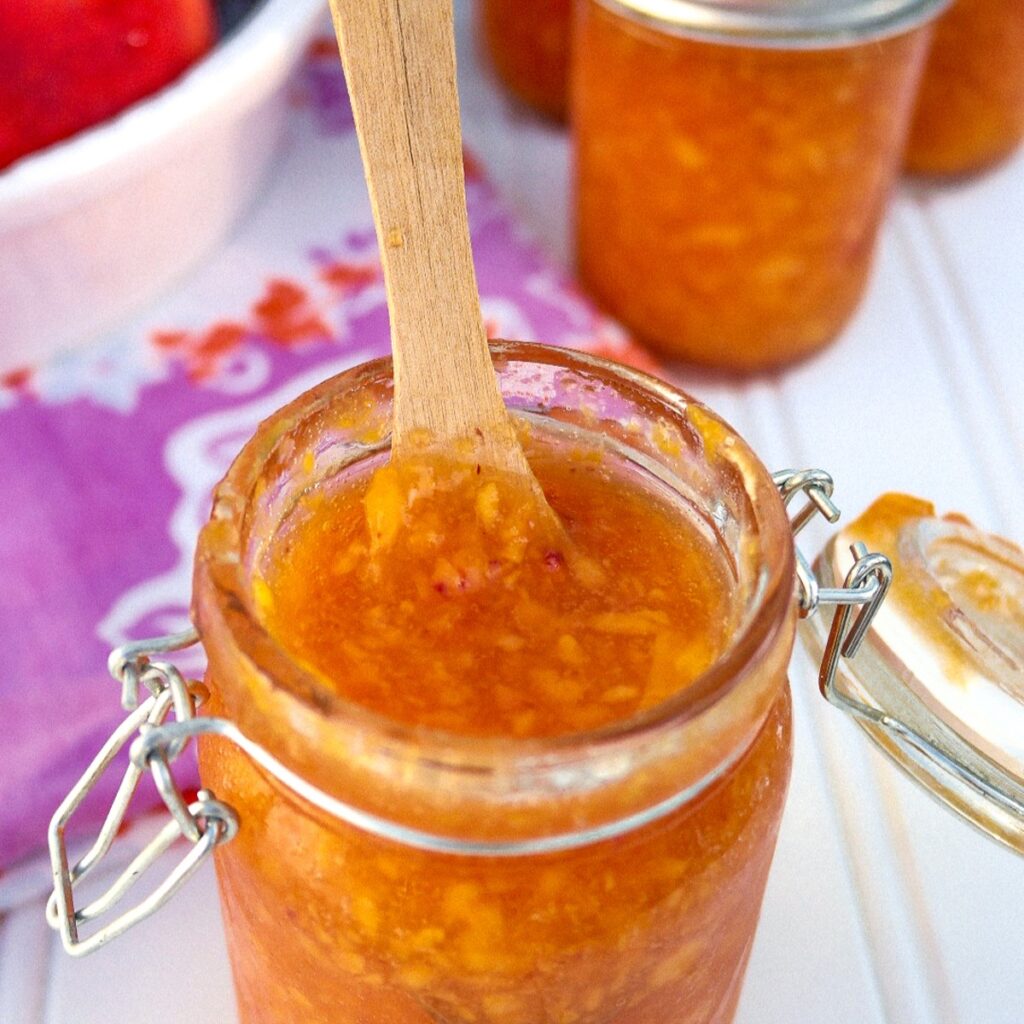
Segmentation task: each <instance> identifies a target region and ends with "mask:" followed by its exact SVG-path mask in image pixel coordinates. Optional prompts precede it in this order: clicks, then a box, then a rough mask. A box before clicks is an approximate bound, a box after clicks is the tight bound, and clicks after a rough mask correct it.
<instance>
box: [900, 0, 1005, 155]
mask: <svg viewBox="0 0 1024 1024" xmlns="http://www.w3.org/2000/svg"><path fill="white" fill-rule="evenodd" d="M1021 140H1024V3H1021V0H956V2H955V3H954V4H953V6H952V7H951V8H950V9H949V11H947V12H946V14H944V15H943V16H942V17H941V18H940V19H939V21H938V22H937V24H936V26H935V38H934V40H933V42H932V49H931V53H930V55H929V57H928V64H927V67H926V70H925V74H924V79H923V80H922V83H921V92H920V95H919V96H918V100H917V110H916V113H915V114H914V121H913V126H912V128H911V131H910V142H909V143H908V146H907V157H906V166H907V169H908V170H910V171H914V172H916V173H920V174H935V175H946V174H949V175H957V174H966V173H969V172H970V171H975V170H979V169H981V168H983V167H985V166H986V165H988V164H991V163H994V162H995V161H997V160H1000V159H1002V158H1003V157H1005V156H1008V155H1009V154H1010V153H1012V152H1013V151H1014V150H1015V149H1016V148H1017V146H1019V145H1020V143H1021Z"/></svg>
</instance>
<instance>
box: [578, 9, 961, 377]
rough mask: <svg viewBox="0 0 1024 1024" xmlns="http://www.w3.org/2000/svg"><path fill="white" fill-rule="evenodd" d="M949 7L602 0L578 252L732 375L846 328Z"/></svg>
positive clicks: (589, 24) (628, 306) (638, 306)
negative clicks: (935, 30) (936, 24)
mask: <svg viewBox="0 0 1024 1024" xmlns="http://www.w3.org/2000/svg"><path fill="white" fill-rule="evenodd" d="M944 3H945V0H887V2H883V3H878V2H874V0H841V2H836V0H801V2H798V3H793V2H790V0H757V2H751V3H735V2H730V0H583V2H581V4H580V5H579V7H578V8H577V16H576V21H575V31H574V48H573V61H572V80H571V100H572V102H571V105H572V110H573V117H572V121H573V134H574V145H575V218H576V239H577V261H578V268H579V274H580V277H581V278H582V281H583V283H584V285H585V287H586V288H587V289H588V290H589V291H590V292H591V293H592V294H593V295H594V297H595V298H596V299H597V300H598V301H599V302H600V303H601V304H602V305H603V306H604V307H605V308H606V309H607V310H608V311H609V312H611V313H612V314H614V315H615V316H616V317H618V318H619V319H620V320H621V321H622V322H623V323H624V324H625V325H626V326H627V327H628V328H629V329H630V330H632V331H633V332H634V333H635V334H636V335H637V336H638V337H639V338H640V339H642V340H644V341H646V342H647V343H649V344H650V345H651V346H653V347H654V348H656V349H658V350H660V351H661V352H664V353H666V354H668V355H671V356H677V357H680V358H682V359H686V360H688V361H692V362H695V363H701V364H705V365H709V366H715V367H721V368H724V369H726V370H735V371H749V370H757V369H762V368H765V367H771V366H775V365H778V364H782V363H787V362H791V361H793V360H796V359H799V358H800V357H802V356H806V355H808V354H809V353H811V352H813V351H814V350H816V349H819V348H821V347H822V346H823V345H825V344H826V343H828V342H829V341H830V340H832V339H833V338H835V337H836V335H837V334H838V333H839V332H840V331H841V329H842V328H843V326H844V325H845V324H846V322H847V321H848V320H849V318H850V316H851V315H852V313H853V311H854V310H855V309H856V307H857V305H858V303H859V301H860V298H861V296H862V294H863V292H864V289H865V284H866V281H867V277H868V271H869V269H870V267H871V262H872V256H873V253H874V249H875V240H876V236H877V233H878V228H879V224H880V221H881V219H882V216H883V214H884V212H885V208H886V204H887V202H888V199H889V195H890V193H891V191H892V188H893V185H894V182H895V179H896V175H897V173H898V170H899V167H900V161H901V157H902V152H903V147H904V144H905V141H906V134H907V129H908V126H909V119H910V116H911V110H912V106H913V101H914V95H915V91H916V89H917V85H918V82H919V79H920V75H921V72H922V69H923V66H924V61H925V57H926V54H927V48H928V42H929V37H930V28H929V23H930V22H931V20H932V19H933V18H934V17H935V15H936V14H938V13H939V11H940V10H941V9H942V8H943V6H944Z"/></svg>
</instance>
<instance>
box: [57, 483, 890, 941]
mask: <svg viewBox="0 0 1024 1024" xmlns="http://www.w3.org/2000/svg"><path fill="white" fill-rule="evenodd" d="M773 480H774V482H775V484H776V486H777V487H778V488H779V491H780V494H781V496H782V500H783V502H784V503H785V505H786V506H787V508H788V506H789V505H790V504H791V502H792V501H793V499H795V498H796V497H797V496H798V495H803V496H804V497H805V498H806V502H805V503H804V505H803V506H802V507H801V508H800V509H799V510H798V511H797V512H796V513H794V514H793V515H791V517H790V523H791V525H792V529H793V534H794V537H795V536H796V535H797V534H798V533H799V532H800V531H801V530H802V529H803V528H804V526H806V525H807V523H808V522H810V521H811V519H813V518H814V516H815V515H818V514H820V515H822V516H824V517H825V518H826V519H827V520H828V521H829V522H831V523H834V522H835V521H836V520H837V519H838V518H839V509H838V508H836V506H835V504H834V503H833V502H832V490H833V483H832V478H831V477H830V476H829V475H828V474H827V473H825V472H824V471H822V470H817V469H810V470H804V471H795V470H783V471H782V472H780V473H776V474H774V476H773ZM857 547H858V549H859V550H858V551H857V552H856V555H857V562H856V564H855V565H854V567H853V569H852V570H851V572H850V574H849V576H848V577H847V580H846V585H845V586H844V587H841V588H824V587H820V586H819V584H818V580H817V579H816V577H815V575H814V572H813V571H812V569H811V567H810V565H809V563H808V562H807V560H806V559H805V558H804V556H803V554H802V553H801V552H800V550H799V548H797V549H796V565H797V569H796V576H797V595H796V596H797V600H798V602H799V607H800V615H801V616H802V617H804V618H807V617H811V616H813V615H814V614H815V613H816V612H817V611H818V609H819V608H820V607H821V606H822V605H835V606H837V608H838V611H837V614H836V615H835V618H834V620H833V623H832V629H831V632H830V634H829V640H828V644H827V648H826V652H825V656H824V658H823V661H822V668H821V676H820V685H821V689H822V693H823V694H824V695H825V697H826V698H827V699H828V700H829V701H830V702H831V703H833V704H837V705H839V706H842V707H846V708H847V710H850V708H849V704H848V700H847V699H845V698H843V697H842V695H839V694H837V692H836V687H835V677H836V671H837V668H838V664H839V661H840V659H841V658H852V657H853V656H854V655H855V654H856V652H857V649H858V647H859V646H860V643H861V641H862V640H863V638H864V635H865V633H866V632H867V629H868V627H869V626H870V624H871V620H872V618H873V617H874V615H875V613H876V612H877V611H878V608H879V607H880V606H881V603H882V601H883V600H884V599H885V594H886V592H887V590H888V587H889V582H890V580H891V577H892V568H891V566H890V564H889V560H888V559H887V558H885V556H883V555H878V554H868V553H867V551H866V550H863V546H862V545H858V546H857ZM858 607H859V608H860V612H859V614H858V615H857V617H856V618H855V619H853V621H852V623H851V619H852V616H853V612H854V610H855V609H856V608H858ZM199 642H200V638H199V634H198V632H197V631H196V630H195V629H194V628H193V629H188V630H185V631H184V632H181V633H176V634H172V635H169V636H164V637H159V638H157V639H153V640H139V641H133V642H131V643H128V644H125V645H123V646H121V647H118V648H116V649H115V650H114V651H112V652H111V654H110V658H109V659H108V668H109V669H110V674H111V676H112V677H113V678H114V679H115V680H117V681H118V682H119V683H120V684H121V704H122V706H123V707H124V709H125V710H126V711H128V712H129V715H128V717H127V718H125V720H124V721H123V722H122V723H121V725H120V726H119V727H118V728H117V729H116V730H115V731H114V733H113V734H112V735H111V737H110V739H109V740H108V741H107V742H106V744H104V746H103V748H102V749H101V750H100V752H99V753H98V754H97V755H96V757H95V758H94V760H93V762H92V763H91V764H90V765H89V767H88V768H87V769H86V771H85V773H84V774H83V775H82V777H81V778H80V779H79V780H78V782H77V783H76V784H75V785H74V787H73V788H72V790H71V792H70V793H68V795H67V797H66V798H65V799H64V801H63V802H62V803H61V805H60V807H59V808H58V809H57V811H56V813H55V814H54V816H53V819H52V821H51V822H50V828H49V832H48V840H49V848H50V861H51V866H52V869H53V883H54V890H53V893H52V894H51V896H50V899H49V901H48V902H47V907H46V917H47V922H48V923H49V924H50V926H51V927H52V928H54V929H56V930H57V931H59V932H60V935H61V941H62V943H63V945H64V948H65V950H66V951H67V952H68V953H70V954H71V955H72V956H84V955H86V954H88V953H91V952H93V951H94V950H96V949H99V948H100V947H101V946H103V945H105V944H106V943H107V942H109V941H110V940H111V939H114V938H116V937H117V936H119V935H121V934H122V933H123V932H125V931H127V930H128V929H129V928H131V927H133V926H134V925H135V924H137V923H139V922H140V921H142V920H144V919H145V918H147V917H149V916H150V915H151V914H153V913H155V912H156V911H157V910H159V909H160V908H161V907H162V906H163V905H164V904H165V903H166V902H167V901H168V900H169V899H170V898H171V897H172V896H173V895H174V893H175V892H177V890H178V889H179V888H180V887H181V886H182V885H183V884H184V883H185V882H186V881H187V880H188V879H189V878H190V877H191V876H192V875H193V874H194V873H195V872H196V870H198V868H199V867H200V866H201V865H202V863H203V862H204V861H205V860H207V859H208V858H209V856H210V855H211V854H212V853H213V851H214V849H216V847H218V846H220V845H222V844H223V843H227V842H229V841H230V840H231V839H232V838H234V836H235V835H236V833H237V832H238V828H239V818H238V814H237V812H236V811H235V809H234V808H233V807H231V806H230V805H228V804H226V803H224V802H223V801H221V800H218V799H217V798H216V797H215V795H214V794H213V793H212V792H210V791H209V790H205V789H204V790H200V791H199V792H198V794H197V796H196V799H194V800H191V801H190V800H188V799H187V798H186V797H185V795H184V794H183V793H182V791H181V789H180V788H179V787H178V785H177V784H176V783H175V781H174V777H173V774H172V770H171V766H172V764H173V762H174V761H175V760H176V759H177V758H178V757H179V756H180V755H181V754H182V752H183V751H184V750H185V749H186V747H187V746H188V744H189V742H190V741H191V740H192V738H194V737H196V736H200V735H214V736H221V737H223V738H225V739H227V740H229V741H231V742H233V743H235V744H236V745H237V746H238V747H239V748H240V749H241V750H243V751H244V752H245V753H246V754H247V755H248V756H249V757H251V758H252V759H253V760H254V761H255V762H256V763H257V764H258V765H260V766H261V767H262V768H263V769H265V770H266V771H267V772H268V773H269V774H271V775H273V776H274V777H275V778H276V779H277V780H278V781H279V782H281V783H282V784H283V785H284V786H286V787H287V788H288V789H290V790H292V791H293V792H295V793H296V794H297V795H298V796H299V797H300V798H302V799H304V800H307V801H308V802H310V803H312V804H313V805H315V806H317V807H318V808H320V809H321V810H323V811H325V812H327V813H328V814H331V815H333V816H334V817H336V818H338V819H339V820H341V821H344V822H346V823H348V824H350V825H352V826H354V827H356V828H359V829H362V830H363V831H367V832H371V833H373V834H377V835H384V836H386V837H388V838H390V839H393V840H395V841H397V842H402V843H405V844H407V845H410V846H415V847H418V848H420V849H424V850H430V851H435V852H442V853H461V854H467V855H475V856H488V857H504V856H523V855H529V854H537V853H547V852H554V851H558V850H564V849H570V848H574V847H576V846H581V845H586V844H589V843H593V842H599V841H602V840H605V839H609V838H613V837H615V836H617V835H621V834H624V833H626V832H630V831H632V830H634V829H636V828H638V827H640V826H642V825H644V824H646V823H647V822H648V821H653V820H655V819H657V818H658V817H661V816H663V815H665V814H667V813H669V812H670V811H672V810H674V809H675V808H676V807H678V806H681V805H682V804H683V803H685V802H686V801H687V800H689V799H692V798H693V796H694V795H695V793H696V792H697V791H699V788H702V786H703V784H704V783H703V782H702V783H700V784H699V788H698V787H691V788H690V789H687V790H684V791H682V792H680V793H677V794H675V795H673V796H672V797H670V798H668V799H667V800H665V801H662V802H661V803H659V804H657V805H655V806H654V807H652V808H649V809H647V810H645V811H641V812H639V813H637V814H634V815H630V816H628V817H626V818H622V819H619V820H617V821H614V822H611V823H608V824H606V825H601V826H596V827H594V828H592V829H588V830H584V831H582V832H580V831H577V832H566V833H558V834H554V835H551V836H544V837H540V838H537V839H526V840H518V841H509V842H456V841H454V840H452V839H451V838H450V837H446V836H441V835H435V834H433V833H429V832H422V831H419V830H417V829H412V828H407V827H405V826H402V825H398V824H396V823H394V822H388V821H386V820H384V819H381V818H378V817H376V816H375V815H372V814H370V813H368V812H366V811H363V810H361V809H360V808H358V807H354V806H352V805H350V804H346V803H344V802H342V801H340V800H338V799H336V798H334V797H332V796H331V795H329V794H327V793H324V792H323V791H321V790H319V789H317V788H316V787H314V786H312V785H311V784H310V783H308V782H307V781H306V780H305V779H302V778H300V777H299V776H297V775H296V774H295V773H294V772H292V771H291V770H290V769H289V768H288V767H287V766H286V765H284V764H282V763H281V762H280V761H278V760H277V759H276V758H275V757H274V756H273V755H272V754H270V752H269V751H267V750H265V749H264V748H263V747H261V746H259V745H258V744H256V743H254V742H253V741H252V740H250V739H249V738H248V737H246V736H245V735H244V734H243V733H242V732H241V731H240V730H239V729H238V727H237V726H236V725H235V724H234V723H233V722H229V721H227V720H225V719H222V718H214V717H209V716H202V717H199V716H197V715H196V712H197V711H198V710H199V707H200V705H201V704H202V703H203V701H204V700H205V698H206V696H207V691H206V687H205V686H204V685H203V684H202V683H201V682H198V681H195V680H190V681H186V680H185V679H184V677H183V676H182V675H181V673H180V672H179V671H178V669H177V668H175V666H174V665H173V664H171V663H170V662H168V661H163V660H156V661H154V660H151V658H152V656H153V655H167V654H171V653H173V652H175V651H181V650H184V649H186V648H188V647H191V646H193V645H195V644H197V643H199ZM143 689H145V690H148V691H149V696H148V697H147V698H146V699H145V700H144V701H142V703H140V702H139V697H140V693H141V691H142V690H143ZM171 711H173V712H174V718H175V721H173V722H168V721H167V719H168V716H169V715H170V713H171ZM129 744H130V754H131V763H130V765H129V766H128V768H127V770H126V771H125V774H124V777H123V779H122V781H121V785H120V786H119V788H118V790H117V793H116V795H115V797H114V801H113V803H112V805H111V807H110V810H109V811H108V813H107V816H106V819H105V820H104V822H103V826H102V828H101V829H100V832H99V835H98V837H97V838H96V840H95V842H94V843H93V844H92V846H91V847H90V848H89V850H88V851H87V852H86V853H85V854H84V855H83V856H82V857H81V858H80V859H79V860H78V861H77V862H76V863H75V864H74V865H71V863H70V861H69V855H68V850H67V844H66V842H65V838H64V833H65V829H66V827H67V824H68V822H69V821H70V819H71V817H72V816H73V815H74V813H75V811H76V810H77V809H78V807H79V806H80V805H81V803H82V802H83V801H84V800H85V798H86V797H87V796H88V794H89V793H90V792H91V791H92V789H94V788H95V786H96V785H97V783H98V782H99V779H100V777H101V776H102V775H103V773H104V772H105V771H106V769H107V768H108V767H109V766H110V764H111V763H112V762H113V760H114V759H115V758H116V757H117V755H118V754H119V753H120V752H121V750H123V749H124V747H125V746H128V745H129ZM147 771H148V772H149V773H150V774H151V775H152V777H153V781H154V783H155V784H156V787H157V790H158V791H159V793H160V796H161V798H162V799H163V801H164V804H165V805H166V807H167V810H168V812H169V814H170V820H168V821H167V823H166V824H165V825H164V826H163V828H162V829H161V830H160V831H159V832H158V833H157V835H156V836H154V837H153V839H151V840H150V841H149V843H148V844H147V845H146V846H145V847H144V848H143V850H142V852H140V853H139V854H138V855H137V856H136V857H135V859H134V860H133V861H132V862H131V864H129V865H128V867H127V868H126V869H125V870H124V871H123V872H122V873H121V875H120V876H119V877H118V878H117V879H116V880H115V881H114V882H113V883H112V884H111V886H110V887H109V888H108V889H107V891H106V892H105V893H104V894H102V895H101V896H99V897H98V898H96V899H94V900H93V901H92V902H91V903H88V904H87V905H86V906H84V907H81V908H79V907H78V906H77V905H76V901H75V887H76V885H78V884H79V883H80V882H81V881H82V880H83V879H84V878H85V877H86V876H87V875H88V874H89V873H90V872H92V871H93V870H94V869H95V867H96V866H97V865H98V864H99V863H100V862H101V861H102V859H103V858H104V857H105V856H106V854H107V853H108V852H109V850H110V848H111V845H112V844H113V841H114V838H115V837H116V834H117V832H118V829H119V827H120V826H121V823H122V822H123V820H124V817H125V814H126V812H127V809H128V804H129V803H130V801H131V798H132V796H133V794H134V793H135V790H136V789H137V788H138V785H139V782H140V781H141V779H142V776H143V774H144V773H145V772H147ZM181 837H184V838H185V839H187V840H188V841H189V842H190V843H191V844H192V845H191V848H190V849H189V850H188V852H187V853H186V854H185V856H184V857H183V858H182V860H180V861H179V862H178V864H177V865H176V866H175V867H174V869H173V870H172V871H171V873H170V874H169V875H168V876H167V877H166V878H165V879H164V881H163V882H161V883H160V885H159V886H158V887H157V888H156V889H155V890H154V891H153V892H152V893H151V894H150V895H149V896H147V897H146V898H145V899H143V900H142V901H141V902H139V903H138V904H136V905H135V906H134V907H132V908H131V909H129V910H127V911H125V912H123V913H122V914H121V915H120V916H118V917H116V918H114V919H113V920H112V921H110V922H109V923H108V924H106V925H104V926H103V927H101V928H99V929H98V930H97V931H96V932H94V933H93V934H92V935H90V936H89V937H87V938H82V937H81V936H80V934H79V928H80V926H81V925H84V924H87V923H89V922H92V921H95V920H96V919H98V918H99V917H100V916H102V915H104V914H106V913H108V912H109V911H110V910H112V909H113V908H114V907H115V906H116V905H117V904H118V903H119V902H120V901H121V900H122V899H123V897H124V896H125V895H126V894H127V892H128V891H129V890H130V889H131V888H132V886H133V885H134V884H135V882H136V881H138V879H139V878H140V877H141V875H142V874H143V873H145V872H146V871H147V869H148V868H150V867H151V866H152V865H153V863H154V862H155V861H156V860H157V859H158V858H159V857H160V856H161V855H162V854H163V853H165V852H166V851H167V850H168V849H169V848H170V847H171V845H172V844H173V843H174V842H175V841H176V840H178V839H179V838H181Z"/></svg>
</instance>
